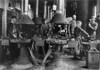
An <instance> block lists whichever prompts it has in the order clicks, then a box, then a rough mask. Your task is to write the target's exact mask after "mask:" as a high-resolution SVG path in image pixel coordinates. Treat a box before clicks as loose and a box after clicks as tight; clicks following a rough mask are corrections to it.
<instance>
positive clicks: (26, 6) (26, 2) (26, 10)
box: [25, 0, 29, 14]
mask: <svg viewBox="0 0 100 70" xmlns="http://www.w3.org/2000/svg"><path fill="white" fill-rule="evenodd" d="M28 2H29V0H25V13H26V14H28V5H29V4H28Z"/></svg>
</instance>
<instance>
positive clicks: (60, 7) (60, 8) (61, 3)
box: [56, 0, 65, 14]
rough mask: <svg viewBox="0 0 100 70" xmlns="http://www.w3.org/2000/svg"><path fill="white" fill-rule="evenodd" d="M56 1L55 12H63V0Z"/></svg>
mask: <svg viewBox="0 0 100 70" xmlns="http://www.w3.org/2000/svg"><path fill="white" fill-rule="evenodd" d="M56 2H57V12H60V13H63V14H64V11H65V0H56Z"/></svg>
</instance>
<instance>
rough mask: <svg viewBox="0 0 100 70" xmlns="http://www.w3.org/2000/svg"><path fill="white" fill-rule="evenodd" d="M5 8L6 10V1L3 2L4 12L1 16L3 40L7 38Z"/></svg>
mask: <svg viewBox="0 0 100 70" xmlns="http://www.w3.org/2000/svg"><path fill="white" fill-rule="evenodd" d="M7 8H8V0H4V10H3V14H2V36H3V38H5V37H7V33H6V31H7Z"/></svg>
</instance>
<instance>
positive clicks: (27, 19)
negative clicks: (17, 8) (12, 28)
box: [15, 15, 35, 24]
mask: <svg viewBox="0 0 100 70" xmlns="http://www.w3.org/2000/svg"><path fill="white" fill-rule="evenodd" d="M15 24H35V23H34V22H33V21H32V20H31V19H30V17H29V16H28V15H21V16H20V17H19V18H18V20H17V22H16V23H15Z"/></svg>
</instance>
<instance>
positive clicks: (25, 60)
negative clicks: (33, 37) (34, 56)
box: [10, 39, 32, 68]
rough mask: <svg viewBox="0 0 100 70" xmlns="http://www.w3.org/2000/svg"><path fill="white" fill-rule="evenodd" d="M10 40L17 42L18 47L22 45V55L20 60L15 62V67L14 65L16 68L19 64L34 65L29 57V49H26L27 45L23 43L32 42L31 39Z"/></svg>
mask: <svg viewBox="0 0 100 70" xmlns="http://www.w3.org/2000/svg"><path fill="white" fill-rule="evenodd" d="M10 42H12V43H17V44H18V47H20V56H19V58H18V61H17V62H15V63H14V64H13V65H14V66H15V67H14V66H13V67H14V68H16V66H18V65H29V66H32V64H31V62H30V61H29V58H28V49H26V48H27V47H25V46H23V44H26V43H30V40H29V39H27V40H19V39H11V40H10Z"/></svg>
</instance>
